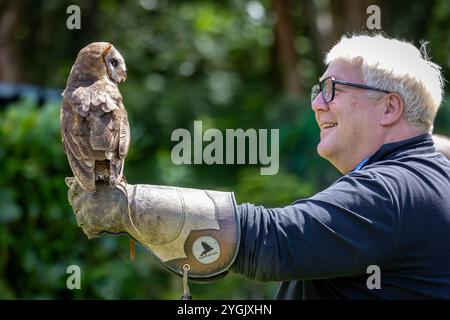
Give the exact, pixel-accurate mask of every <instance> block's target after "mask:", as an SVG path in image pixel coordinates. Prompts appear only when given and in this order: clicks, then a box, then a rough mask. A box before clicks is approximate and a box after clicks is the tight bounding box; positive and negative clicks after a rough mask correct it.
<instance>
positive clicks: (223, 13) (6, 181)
mask: <svg viewBox="0 0 450 320" xmlns="http://www.w3.org/2000/svg"><path fill="white" fill-rule="evenodd" d="M92 3H94V2H91V1H79V3H78V4H79V5H80V7H81V9H82V12H83V20H82V30H80V31H69V30H67V29H66V28H65V23H66V19H67V14H66V13H65V9H66V7H67V6H68V5H69V4H68V3H66V2H65V1H33V2H32V3H31V2H29V3H28V2H26V5H27V6H28V8H34V9H30V10H28V11H26V19H25V21H24V22H22V25H21V26H20V28H19V31H18V33H17V35H16V36H17V41H18V42H19V47H20V48H21V50H20V52H21V56H20V61H21V63H22V66H23V70H25V71H24V75H23V76H24V78H25V79H27V80H28V81H29V82H32V83H34V84H37V85H41V86H46V87H53V88H59V90H61V91H62V88H64V86H65V81H66V78H67V76H68V74H69V71H70V67H71V65H72V64H73V61H74V60H75V57H76V54H77V52H78V50H79V49H80V48H81V47H83V46H84V45H86V44H87V43H89V42H92V41H96V40H102V41H110V42H112V43H114V44H115V46H116V47H117V48H118V49H119V50H120V51H121V53H122V55H123V56H124V57H125V59H126V61H127V66H128V72H129V79H128V81H127V82H125V83H124V84H122V85H121V87H120V88H121V92H122V94H123V96H124V102H125V107H126V108H127V110H128V113H129V120H130V124H131V128H132V144H131V147H130V152H129V156H128V158H127V163H126V169H125V175H126V176H127V178H128V181H129V182H130V183H133V184H136V183H150V184H162V185H177V186H184V187H193V188H203V189H214V190H229V191H230V190H232V191H234V192H235V194H236V196H237V200H238V203H242V202H252V203H256V204H262V205H266V206H284V205H288V204H289V203H291V202H292V201H294V200H296V199H298V198H302V197H308V196H310V195H312V194H313V193H314V192H317V191H319V190H320V189H322V188H324V187H325V186H327V185H328V184H329V183H331V182H332V181H333V180H334V179H336V178H337V177H338V173H337V172H336V170H335V169H334V168H332V167H331V165H329V164H328V163H327V162H326V161H325V160H323V159H321V158H320V157H318V156H317V154H316V152H315V146H316V144H317V142H318V133H319V131H318V128H317V126H316V124H315V120H314V116H313V113H312V111H311V109H310V106H309V98H308V97H307V96H304V97H300V98H298V97H293V96H290V95H288V94H285V93H283V90H282V89H281V88H280V87H279V86H277V84H276V81H275V79H274V76H273V73H272V69H271V68H272V66H273V63H272V61H271V59H272V56H271V50H272V46H273V42H274V33H273V25H274V19H273V15H271V14H270V10H269V9H270V3H269V2H268V1H263V2H262V5H263V6H264V8H265V9H266V14H265V15H264V17H263V18H261V19H252V18H251V17H249V14H248V10H247V9H248V2H246V1H227V2H224V3H221V4H218V3H215V2H210V1H179V2H178V1H177V2H176V4H175V3H174V2H170V3H169V1H158V2H156V3H157V4H158V7H157V10H144V7H145V5H147V6H148V5H149V4H152V3H153V2H152V1H131V0H129V1H97V2H95V3H96V6H95V7H94V6H93V5H92ZM325 3H327V2H326V1H325ZM411 3H412V4H416V5H418V4H423V3H424V1H411ZM294 4H295V2H292V3H291V7H292V8H291V9H292V10H293V11H295V10H294V9H295V8H294ZM434 4H435V5H434V7H433V11H432V19H429V20H426V21H424V22H423V23H426V27H425V28H422V29H420V30H419V29H418V30H409V29H407V28H406V29H405V28H403V26H404V25H405V23H408V21H415V20H414V19H416V18H417V16H414V15H411V16H410V18H408V15H407V14H405V13H403V14H400V13H399V20H398V23H397V25H398V26H397V25H396V24H395V23H394V22H393V23H392V25H393V27H392V28H393V31H392V35H399V36H401V37H407V38H411V39H422V38H424V39H426V40H429V41H430V49H431V56H432V57H433V58H434V60H435V61H436V62H437V63H438V64H440V65H442V66H443V71H444V74H445V75H448V74H449V62H448V61H450V60H449V53H448V52H449V50H448V49H449V48H450V40H449V39H450V38H449V37H448V34H449V32H448V31H449V24H448V20H449V19H448V18H449V17H450V6H449V5H448V1H435V2H434ZM0 8H1V7H0ZM411 8H412V7H411ZM299 10H300V9H299ZM411 10H413V9H411ZM300 11H301V10H300ZM294 16H296V17H297V19H296V20H295V21H296V24H295V25H296V28H297V29H296V44H297V51H298V52H297V53H298V57H299V60H300V65H301V66H303V67H302V69H300V70H299V71H298V73H299V77H301V78H302V81H303V82H304V83H305V86H306V87H309V86H310V85H312V84H313V82H314V81H315V80H316V79H317V77H318V76H319V75H320V73H321V72H322V71H323V66H322V65H321V64H320V59H321V57H319V58H318V57H317V56H316V55H315V53H314V51H313V50H312V47H313V41H312V36H311V34H309V33H308V31H307V30H306V29H305V27H304V26H302V24H301V23H297V22H298V21H300V20H301V19H302V12H300V13H298V12H297V13H296V14H295V15H294ZM408 19H410V20H408ZM405 21H406V22H405ZM297 25H298V26H297ZM395 30H397V32H396V31H395ZM412 32H413V33H412ZM447 78H448V77H447ZM59 107H60V106H59V104H58V103H51V104H46V105H44V106H41V107H39V106H38V105H37V103H36V102H35V101H31V100H22V101H19V102H15V103H12V104H10V105H8V106H7V107H5V108H2V109H0V298H1V299H73V298H76V299H178V298H179V297H180V294H181V279H179V278H177V277H176V276H174V275H172V274H170V273H169V272H168V271H166V270H165V269H164V268H163V267H161V266H160V265H159V264H158V262H157V261H156V260H155V259H154V258H152V257H151V256H150V255H149V254H148V253H147V252H146V251H145V250H144V249H143V248H141V247H138V250H137V261H136V262H135V263H134V264H132V263H131V262H130V261H129V258H128V239H127V238H126V237H125V236H119V237H112V236H103V237H101V238H100V239H97V240H94V241H88V240H87V238H86V237H85V236H84V234H83V233H82V231H81V230H80V229H78V228H77V226H76V221H75V218H74V215H73V214H72V210H71V208H70V207H69V205H68V203H67V199H66V192H67V187H66V186H65V183H64V177H66V176H71V172H70V169H69V166H68V163H67V160H66V158H65V155H64V153H63V149H62V144H61V138H60V132H59V130H60V128H59ZM449 107H450V106H449V103H448V100H447V102H445V104H444V106H443V107H442V110H441V111H440V113H439V116H438V120H437V124H436V131H437V132H440V133H443V134H447V135H450V129H449V128H450V111H449ZM194 120H202V121H203V127H204V129H206V128H208V127H215V128H218V129H220V130H225V129H226V128H244V129H246V128H256V129H258V128H279V129H280V171H279V173H278V174H277V175H275V176H261V175H260V174H259V166H249V165H235V166H229V165H227V166H223V165H212V166H207V165H182V166H177V165H174V164H173V163H172V162H171V159H170V152H171V149H172V147H173V146H174V144H175V143H174V142H171V141H170V135H171V133H172V131H173V130H175V129H176V128H187V129H188V130H192V127H193V121H194ZM72 264H76V265H79V266H80V267H81V270H82V283H81V285H82V289H81V290H68V289H67V288H66V279H67V277H68V274H66V269H67V267H68V266H69V265H72ZM276 287H277V284H276V283H264V284H263V283H257V282H252V281H250V280H247V279H245V278H243V277H242V276H239V275H229V276H227V277H226V278H225V279H223V280H220V281H217V282H213V283H210V284H201V285H200V284H192V288H191V289H192V292H193V296H194V298H196V299H239V298H241V299H270V298H273V297H274V295H275V293H276Z"/></svg>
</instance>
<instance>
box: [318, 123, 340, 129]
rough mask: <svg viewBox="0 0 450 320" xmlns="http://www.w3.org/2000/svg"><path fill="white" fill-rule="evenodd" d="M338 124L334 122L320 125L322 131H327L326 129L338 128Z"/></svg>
mask: <svg viewBox="0 0 450 320" xmlns="http://www.w3.org/2000/svg"><path fill="white" fill-rule="evenodd" d="M337 125H338V124H337V123H334V122H326V123H323V124H321V125H320V129H321V130H326V129H330V128H334V127H337Z"/></svg>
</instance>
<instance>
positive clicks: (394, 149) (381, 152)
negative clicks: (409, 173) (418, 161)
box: [353, 133, 436, 171]
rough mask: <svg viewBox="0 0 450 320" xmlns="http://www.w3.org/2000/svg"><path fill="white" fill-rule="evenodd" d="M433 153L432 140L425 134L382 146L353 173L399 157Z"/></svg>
mask: <svg viewBox="0 0 450 320" xmlns="http://www.w3.org/2000/svg"><path fill="white" fill-rule="evenodd" d="M435 151H436V150H435V148H434V143H433V138H432V137H431V135H430V134H428V133H425V134H421V135H418V136H415V137H412V138H409V139H406V140H402V141H397V142H391V143H386V144H383V145H382V146H381V147H380V149H378V150H377V151H376V152H375V153H374V154H372V155H371V156H370V157H368V158H366V159H364V160H363V161H361V162H360V163H359V164H358V165H357V166H356V168H355V169H354V170H353V171H357V170H360V169H361V168H362V167H364V166H367V165H369V164H372V163H375V162H378V161H382V160H388V159H395V158H397V157H398V156H400V155H411V154H424V153H430V152H435Z"/></svg>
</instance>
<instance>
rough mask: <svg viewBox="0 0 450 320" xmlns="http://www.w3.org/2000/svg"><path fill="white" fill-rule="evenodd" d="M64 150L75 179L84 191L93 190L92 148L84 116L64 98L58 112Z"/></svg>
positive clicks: (93, 160) (93, 159) (93, 158)
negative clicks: (74, 110) (59, 112)
mask: <svg viewBox="0 0 450 320" xmlns="http://www.w3.org/2000/svg"><path fill="white" fill-rule="evenodd" d="M60 121H61V136H62V141H63V144H64V152H65V153H66V155H67V159H68V160H69V165H70V168H71V169H72V172H73V174H74V176H75V177H76V180H77V181H78V182H79V184H80V186H81V187H82V188H83V190H85V191H89V192H93V191H95V175H94V165H95V157H94V150H93V149H92V147H91V145H90V143H89V127H88V123H87V121H86V119H85V118H83V117H82V116H81V115H80V114H78V113H75V112H73V110H72V107H71V106H70V104H69V101H68V100H67V99H66V98H65V99H64V100H63V106H62V108H61V114H60Z"/></svg>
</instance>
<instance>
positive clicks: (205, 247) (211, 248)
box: [200, 241, 214, 257]
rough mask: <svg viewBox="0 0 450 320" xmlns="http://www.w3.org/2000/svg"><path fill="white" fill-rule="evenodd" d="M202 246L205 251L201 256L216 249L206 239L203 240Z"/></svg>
mask: <svg viewBox="0 0 450 320" xmlns="http://www.w3.org/2000/svg"><path fill="white" fill-rule="evenodd" d="M202 247H203V252H202V254H201V255H200V257H203V256H206V255H207V254H208V252H210V251H211V250H213V249H214V248H213V247H211V246H210V245H209V244H208V243H207V242H206V241H202Z"/></svg>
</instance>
